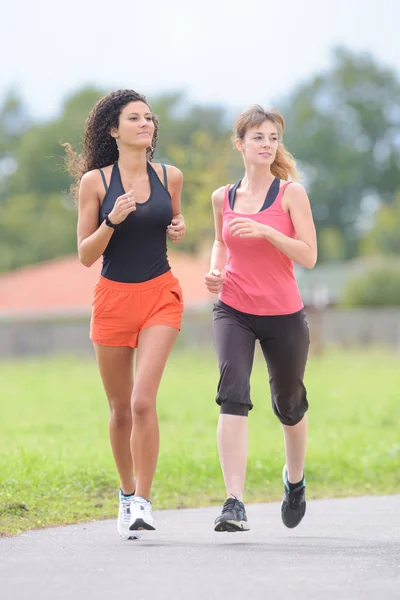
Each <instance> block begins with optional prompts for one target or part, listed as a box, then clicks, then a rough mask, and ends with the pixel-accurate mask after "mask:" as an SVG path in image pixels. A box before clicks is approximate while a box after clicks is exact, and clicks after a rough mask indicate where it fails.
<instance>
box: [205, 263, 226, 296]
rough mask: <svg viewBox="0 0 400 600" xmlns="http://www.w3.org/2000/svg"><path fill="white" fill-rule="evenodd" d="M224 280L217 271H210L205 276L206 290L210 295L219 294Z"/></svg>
mask: <svg viewBox="0 0 400 600" xmlns="http://www.w3.org/2000/svg"><path fill="white" fill-rule="evenodd" d="M224 279H225V278H224V276H223V275H222V273H221V272H220V271H219V270H218V269H214V271H210V272H209V273H207V275H206V276H205V283H206V288H207V289H208V291H209V292H211V293H212V294H219V293H220V291H221V290H222V286H223V284H224Z"/></svg>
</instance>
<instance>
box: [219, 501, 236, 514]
mask: <svg viewBox="0 0 400 600" xmlns="http://www.w3.org/2000/svg"><path fill="white" fill-rule="evenodd" d="M236 502H237V503H239V500H236V498H228V500H226V501H225V502H224V505H223V507H222V513H226V512H228V510H232V509H233V508H234V507H235V504H236Z"/></svg>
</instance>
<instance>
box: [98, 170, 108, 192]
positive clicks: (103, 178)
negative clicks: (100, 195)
mask: <svg viewBox="0 0 400 600" xmlns="http://www.w3.org/2000/svg"><path fill="white" fill-rule="evenodd" d="M99 171H100V175H101V178H102V180H103V183H104V187H105V188H106V192H108V185H107V181H106V177H105V175H104V172H103V169H99Z"/></svg>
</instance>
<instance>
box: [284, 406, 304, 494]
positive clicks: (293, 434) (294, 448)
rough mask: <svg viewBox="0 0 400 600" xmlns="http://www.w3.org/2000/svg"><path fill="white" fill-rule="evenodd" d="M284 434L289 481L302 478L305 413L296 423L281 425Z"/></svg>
mask: <svg viewBox="0 0 400 600" xmlns="http://www.w3.org/2000/svg"><path fill="white" fill-rule="evenodd" d="M282 428H283V434H284V436H285V450H286V466H287V470H288V478H289V482H290V483H298V482H299V481H301V480H302V478H303V473H304V462H305V459H306V444H307V415H305V416H304V417H303V418H302V420H301V421H300V423H297V425H293V426H288V425H282Z"/></svg>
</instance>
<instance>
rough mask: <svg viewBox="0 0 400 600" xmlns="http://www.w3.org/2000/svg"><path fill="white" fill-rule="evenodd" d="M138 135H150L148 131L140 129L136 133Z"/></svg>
mask: <svg viewBox="0 0 400 600" xmlns="http://www.w3.org/2000/svg"><path fill="white" fill-rule="evenodd" d="M138 135H148V136H150V133H149V132H148V131H141V132H140V133H138Z"/></svg>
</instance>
